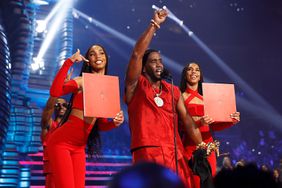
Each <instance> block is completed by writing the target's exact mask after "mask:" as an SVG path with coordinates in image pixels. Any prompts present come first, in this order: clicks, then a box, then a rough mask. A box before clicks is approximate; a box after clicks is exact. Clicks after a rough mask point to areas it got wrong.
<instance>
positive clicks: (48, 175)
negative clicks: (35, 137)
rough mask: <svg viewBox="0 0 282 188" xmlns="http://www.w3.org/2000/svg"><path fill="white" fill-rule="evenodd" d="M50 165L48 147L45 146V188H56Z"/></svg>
mask: <svg viewBox="0 0 282 188" xmlns="http://www.w3.org/2000/svg"><path fill="white" fill-rule="evenodd" d="M49 163H50V162H49V158H48V153H47V146H43V174H44V176H45V188H55V183H54V180H53V179H52V177H53V175H52V170H51V166H50V164H49Z"/></svg>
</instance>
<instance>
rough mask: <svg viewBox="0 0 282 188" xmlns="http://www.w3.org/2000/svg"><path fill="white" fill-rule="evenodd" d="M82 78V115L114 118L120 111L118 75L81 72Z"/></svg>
mask: <svg viewBox="0 0 282 188" xmlns="http://www.w3.org/2000/svg"><path fill="white" fill-rule="evenodd" d="M82 78H83V89H84V90H83V103H84V116H85V117H103V118H114V117H115V116H116V114H117V113H118V112H119V111H120V93H119V79H118V77H117V76H108V75H96V74H91V73H83V74H82Z"/></svg>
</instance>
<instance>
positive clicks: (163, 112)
mask: <svg viewBox="0 0 282 188" xmlns="http://www.w3.org/2000/svg"><path fill="white" fill-rule="evenodd" d="M161 85H162V92H161V95H160V98H162V100H163V102H164V104H163V106H162V107H158V106H157V105H156V103H155V102H154V97H155V92H154V90H153V88H152V85H151V83H150V82H149V80H148V79H147V78H146V77H144V76H143V75H141V76H140V77H139V80H138V84H137V87H136V89H135V93H134V95H133V97H132V99H131V101H130V102H129V103H128V104H127V105H128V115H129V127H130V131H131V149H135V148H138V147H143V146H173V145H174V139H173V138H174V128H173V113H172V100H171V99H172V96H171V87H172V85H171V84H169V83H167V82H165V81H163V80H162V81H161ZM173 91H174V92H173V93H174V106H173V108H174V111H176V105H177V102H178V100H179V97H180V91H179V89H178V88H177V87H175V86H174V87H173ZM156 92H157V93H159V91H156ZM177 119H178V115H177V113H175V125H176V126H178V123H177V122H178V120H177ZM176 138H177V144H178V148H179V149H180V150H181V151H183V146H182V143H181V139H180V137H179V135H178V133H177V137H176Z"/></svg>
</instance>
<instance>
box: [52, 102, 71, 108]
mask: <svg viewBox="0 0 282 188" xmlns="http://www.w3.org/2000/svg"><path fill="white" fill-rule="evenodd" d="M62 107H65V108H67V107H68V103H59V102H58V103H56V104H55V108H62Z"/></svg>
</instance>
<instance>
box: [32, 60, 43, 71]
mask: <svg viewBox="0 0 282 188" xmlns="http://www.w3.org/2000/svg"><path fill="white" fill-rule="evenodd" d="M32 60H33V63H32V64H31V68H32V70H34V71H36V70H38V69H41V70H44V69H45V67H44V65H45V63H44V60H43V59H41V58H38V57H34V58H33V59H32Z"/></svg>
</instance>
